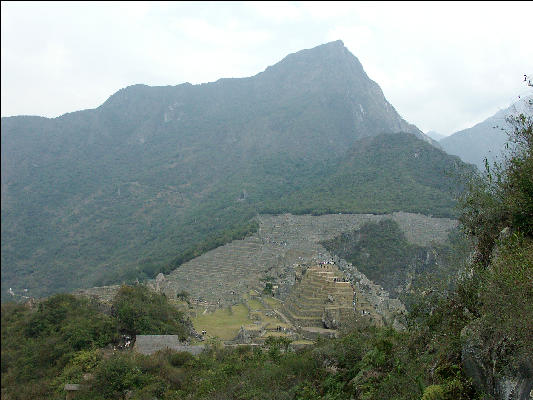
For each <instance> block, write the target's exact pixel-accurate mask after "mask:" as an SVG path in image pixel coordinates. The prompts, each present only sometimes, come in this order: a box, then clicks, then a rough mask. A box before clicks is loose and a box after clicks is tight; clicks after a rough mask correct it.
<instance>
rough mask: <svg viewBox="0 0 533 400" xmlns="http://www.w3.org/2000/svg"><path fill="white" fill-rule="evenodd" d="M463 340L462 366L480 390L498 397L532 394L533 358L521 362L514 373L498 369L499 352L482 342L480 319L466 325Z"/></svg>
mask: <svg viewBox="0 0 533 400" xmlns="http://www.w3.org/2000/svg"><path fill="white" fill-rule="evenodd" d="M461 341H462V343H463V346H462V352H461V358H462V363H463V367H464V369H465V371H466V374H467V375H468V376H469V377H470V378H472V381H473V382H474V385H475V386H476V388H477V389H478V390H480V391H482V392H484V393H486V394H488V395H490V396H493V398H495V399H496V400H530V399H531V398H532V396H531V393H532V391H533V360H530V361H529V362H528V363H526V364H523V365H521V366H520V368H519V369H518V371H516V373H515V374H513V376H510V375H503V374H501V373H499V372H498V369H499V367H500V366H499V363H500V361H499V357H498V353H499V352H498V351H496V349H493V348H489V347H488V346H487V345H486V343H484V342H483V339H482V337H481V334H480V330H479V324H478V323H477V321H474V322H473V323H471V324H470V325H468V326H466V327H465V328H463V330H462V331H461Z"/></svg>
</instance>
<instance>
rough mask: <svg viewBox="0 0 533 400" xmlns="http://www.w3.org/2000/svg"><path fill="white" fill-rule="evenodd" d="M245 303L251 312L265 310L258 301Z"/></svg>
mask: <svg viewBox="0 0 533 400" xmlns="http://www.w3.org/2000/svg"><path fill="white" fill-rule="evenodd" d="M247 303H248V305H249V306H250V309H251V310H263V309H264V308H265V306H263V305H262V304H261V302H260V301H258V300H248V302H247Z"/></svg>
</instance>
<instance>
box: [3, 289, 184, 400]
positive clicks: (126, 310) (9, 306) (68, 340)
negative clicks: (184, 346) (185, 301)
mask: <svg viewBox="0 0 533 400" xmlns="http://www.w3.org/2000/svg"><path fill="white" fill-rule="evenodd" d="M100 309H101V307H100V305H99V304H97V303H94V302H92V301H89V300H87V299H81V298H77V297H74V296H72V295H66V294H58V295H55V296H52V297H50V298H49V299H47V300H44V301H43V302H41V303H39V305H38V307H37V309H36V310H30V309H28V308H26V307H24V306H22V305H19V304H14V303H5V304H4V303H3V304H2V328H1V329H2V398H3V399H4V398H6V399H44V398H50V399H51V398H64V393H63V392H62V390H63V387H64V384H65V383H72V382H80V381H81V379H82V376H83V374H86V373H97V372H98V371H99V370H98V369H97V366H99V365H100V364H101V363H102V362H104V363H105V362H109V363H113V361H105V357H104V352H102V350H101V349H103V348H108V347H109V346H112V345H113V344H117V343H118V342H119V340H120V335H119V334H120V333H122V334H124V333H128V334H136V333H139V334H141V333H143V334H179V335H180V336H182V337H184V338H185V337H187V336H188V331H189V323H188V322H186V321H185V320H184V318H183V315H182V314H181V313H179V312H177V311H175V310H174V309H173V308H172V307H171V306H169V305H168V303H167V302H166V299H165V297H164V296H162V295H159V294H156V293H152V292H149V291H148V290H147V289H146V288H145V287H141V286H139V287H127V286H123V287H122V288H121V290H120V291H119V293H118V295H117V297H116V299H115V301H114V303H113V307H112V309H113V310H114V312H113V315H108V314H105V313H103V312H102V311H100ZM113 360H114V358H113ZM117 362H118V363H120V362H119V361H117ZM117 368H118V367H117ZM132 379H134V378H132ZM116 384H117V385H121V384H122V383H120V382H117V383H116Z"/></svg>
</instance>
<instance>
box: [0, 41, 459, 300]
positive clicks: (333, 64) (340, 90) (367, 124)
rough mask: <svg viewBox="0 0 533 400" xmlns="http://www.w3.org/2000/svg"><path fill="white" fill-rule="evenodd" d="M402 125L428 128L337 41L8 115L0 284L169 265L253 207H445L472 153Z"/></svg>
mask: <svg viewBox="0 0 533 400" xmlns="http://www.w3.org/2000/svg"><path fill="white" fill-rule="evenodd" d="M297 60H299V61H297ZM334 60H336V61H334ZM287 82H290V84H286V83H287ZM347 93H348V94H347ZM399 130H402V131H404V132H411V133H414V134H415V135H416V134H418V135H420V132H419V131H418V129H416V127H414V126H411V125H409V124H407V123H406V122H405V121H403V120H402V119H401V118H400V116H399V115H398V114H397V113H396V112H395V111H394V109H393V108H392V107H391V106H390V104H388V103H387V102H386V100H385V98H384V97H383V94H382V93H381V91H380V90H379V88H378V87H377V85H376V84H375V83H374V82H372V81H370V80H369V79H368V77H367V76H366V75H365V73H364V71H363V69H362V67H361V65H360V63H359V62H358V61H357V59H355V57H353V56H352V55H350V54H349V53H347V52H346V51H345V49H344V48H343V46H342V45H341V44H340V45H332V46H330V47H328V46H326V47H325V48H321V49H318V48H317V49H313V50H309V51H306V52H303V53H302V54H299V55H298V56H290V57H288V58H287V59H286V60H284V61H283V62H282V63H280V64H279V65H276V66H273V67H272V68H269V69H268V70H267V71H265V72H264V73H262V74H259V75H257V76H255V77H252V78H246V79H232V80H221V81H218V82H214V83H210V84H206V85H196V86H193V85H188V84H184V85H178V86H174V87H170V86H168V87H148V86H143V85H135V86H132V87H129V88H126V89H123V90H120V91H119V92H117V93H116V94H114V95H113V96H111V97H110V98H109V99H108V101H106V102H105V103H104V104H103V105H102V106H101V107H99V108H97V109H95V110H85V111H79V112H74V113H70V114H66V115H63V116H61V117H59V118H55V119H46V118H36V117H11V118H2V129H1V130H0V132H1V140H2V143H1V144H2V146H1V151H2V157H1V160H2V168H1V173H2V185H3V186H2V202H1V204H2V209H1V212H2V215H1V220H2V263H1V265H2V282H1V285H2V290H1V295H2V299H3V300H6V299H7V297H6V296H8V295H7V291H8V288H9V287H12V288H13V289H14V290H15V292H16V293H18V294H20V293H22V291H23V289H28V290H29V293H30V295H31V296H34V297H39V296H44V295H50V294H52V293H56V292H60V291H70V290H73V289H76V288H78V287H92V286H102V285H107V284H112V283H117V282H129V283H131V282H134V281H135V280H136V279H139V280H141V281H142V280H143V279H145V278H153V277H155V276H156V275H157V274H158V273H159V272H164V273H168V272H169V271H170V270H172V269H174V268H176V267H179V265H181V264H182V263H183V262H186V261H187V260H190V259H191V258H194V257H196V256H198V255H200V254H202V253H204V252H206V251H207V250H210V249H213V248H214V247H217V246H220V245H222V244H225V243H227V242H228V241H231V240H233V239H238V238H242V237H244V236H246V235H248V234H250V233H252V232H254V231H255V230H256V229H257V224H256V223H255V222H254V219H253V218H254V216H256V215H257V214H258V213H283V212H292V213H299V214H302V213H314V214H324V213H330V212H334V213H337V212H343V213H358V212H363V213H366V212H370V213H387V212H391V211H398V210H402V211H413V212H420V213H424V214H432V215H435V216H449V215H452V214H453V206H454V201H453V197H452V196H451V195H450V193H449V191H448V187H449V186H451V187H452V188H454V190H455V183H454V182H453V181H452V180H450V179H449V177H448V176H447V175H446V173H447V172H449V171H453V170H454V169H455V167H456V165H457V166H464V164H461V163H460V161H459V160H458V159H457V158H455V157H451V156H448V155H446V154H445V153H443V152H442V151H440V150H438V149H436V148H433V147H432V146H431V145H429V144H428V143H426V142H423V141H421V140H417V137H416V136H411V135H409V134H404V135H402V134H395V135H385V136H382V137H380V138H378V137H377V136H378V135H380V134H382V133H392V132H397V131H399ZM366 136H368V137H366ZM374 138H375V139H374ZM347 149H350V150H348V151H347ZM64 276H71V277H72V279H68V280H65V279H63V277H64Z"/></svg>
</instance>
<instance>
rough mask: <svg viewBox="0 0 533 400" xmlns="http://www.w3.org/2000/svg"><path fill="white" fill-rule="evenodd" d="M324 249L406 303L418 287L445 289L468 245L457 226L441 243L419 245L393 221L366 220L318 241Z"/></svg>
mask: <svg viewBox="0 0 533 400" xmlns="http://www.w3.org/2000/svg"><path fill="white" fill-rule="evenodd" d="M322 244H323V245H324V246H325V247H326V248H327V249H328V251H330V252H331V253H333V254H337V255H338V256H339V257H342V258H344V259H345V260H347V261H349V262H351V263H352V264H353V265H355V266H357V269H358V270H360V271H361V272H363V273H364V274H365V275H366V276H367V277H368V278H369V279H370V280H372V281H373V282H376V283H378V284H379V285H381V286H383V287H384V288H385V289H386V290H387V291H389V292H390V293H391V294H392V296H393V297H399V298H400V299H401V300H402V301H403V302H404V303H405V304H406V305H407V306H408V308H410V306H411V305H412V304H413V303H416V301H417V300H416V298H417V294H420V293H419V292H421V291H426V292H427V291H429V290H441V291H442V290H446V291H449V290H451V289H452V288H453V282H454V281H455V277H456V275H457V273H458V271H459V270H460V269H461V268H463V267H464V263H465V261H466V259H467V257H468V255H469V253H470V252H471V250H472V248H471V246H470V244H469V242H468V240H467V239H466V237H465V236H464V235H463V234H462V233H461V232H460V231H458V230H454V231H452V232H450V234H449V235H448V240H447V241H446V242H445V243H442V244H433V245H430V246H419V245H415V244H412V243H409V242H408V241H407V238H406V237H405V234H404V233H403V232H402V231H401V229H400V227H399V225H398V223H397V222H395V221H393V220H392V219H385V220H382V221H379V222H377V223H374V222H369V223H366V224H364V225H363V226H362V227H361V228H360V229H358V230H355V231H353V232H348V233H344V234H342V235H340V236H338V237H336V238H333V239H332V240H329V241H326V242H323V243H322Z"/></svg>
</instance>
